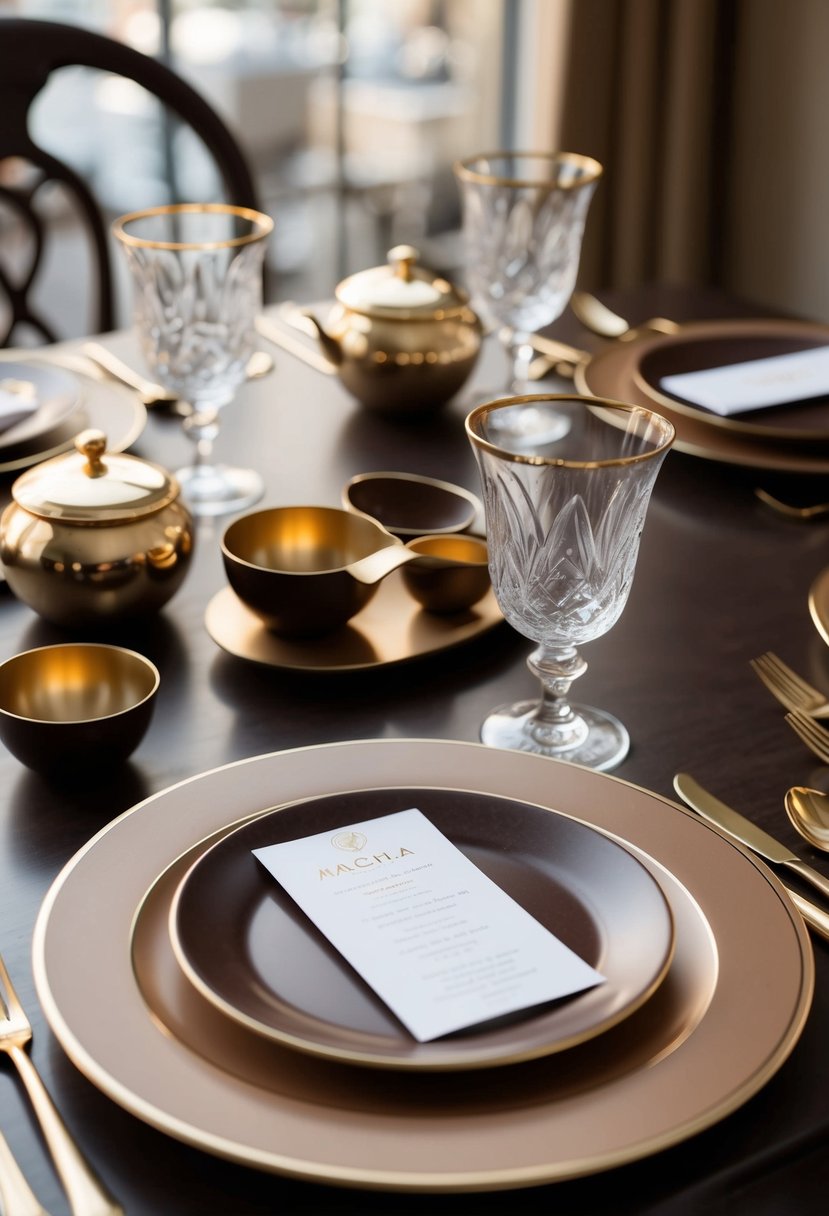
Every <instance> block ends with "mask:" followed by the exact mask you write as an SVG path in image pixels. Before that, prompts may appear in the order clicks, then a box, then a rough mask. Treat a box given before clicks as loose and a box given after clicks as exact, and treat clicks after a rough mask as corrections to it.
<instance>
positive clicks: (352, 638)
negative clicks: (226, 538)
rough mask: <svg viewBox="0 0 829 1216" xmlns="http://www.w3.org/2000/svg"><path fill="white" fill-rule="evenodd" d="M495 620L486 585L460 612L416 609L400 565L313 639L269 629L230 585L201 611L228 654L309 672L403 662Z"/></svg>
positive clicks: (494, 605)
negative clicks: (344, 618) (359, 605)
mask: <svg viewBox="0 0 829 1216" xmlns="http://www.w3.org/2000/svg"><path fill="white" fill-rule="evenodd" d="M404 568H405V567H404ZM503 619H504V618H503V616H502V615H501V610H500V609H499V607H498V605H497V603H496V601H495V596H494V595H493V594H492V592H491V591H488V592H487V593H486V594H485V595H484V597H483V599H481V600H479V601H478V602H477V603H476V604H475V605H474V607H473V608H470V609H469V610H468V611H466V612H458V613H453V614H452V615H449V616H439V615H438V614H436V613H430V612H424V611H423V610H422V609H421V607H420V606H419V604H418V603H417V602H416V601H415V600H414V599H413V597H412V596H411V595H410V594H409V593H408V592H407V591H406V589H405V587H404V586H403V582H402V579H401V574H400V571H395V573H393V574H390V575H389V577H388V578H387V579H385V580H384V582H382V583H381V584H380V588H379V590H378V592H377V595H376V596H375V597H374V598H373V599H372V600H371V601H370V603H368V604H367V605H366V607H365V608H363V609H362V610H361V611H360V613H359V614H357V615H355V616H354V617H352V619H351V620H350V621H349V622H348V623H347V624H346V625H343V626H341V627H340V628H339V629H335V630H333V631H331V632H329V633H324V634H320V635H318V636H316V637H313V638H295V637H280V636H279V635H278V634H276V633H273V632H272V631H271V630H270V629H267V628H266V627H265V625H264V624H263V623H262V621H261V619H260V618H259V617H258V616H256V615H255V613H253V612H251V611H250V609H249V608H246V607H245V605H244V604H243V603H242V601H241V600H240V599H239V597H238V596H237V595H236V594H235V593H234V591H233V589H232V588H231V587H225V589H224V590H223V591H220V592H219V593H218V594H217V595H215V596H214V597H213V599H212V600H211V601H210V603H209V604H208V606H207V611H206V613H205V625H206V628H207V632H208V633H209V634H210V636H211V638H212V639H213V641H214V642H215V643H216V645H217V646H219V647H221V649H222V650H225V651H227V653H228V654H232V655H234V656H235V657H236V658H239V659H247V660H248V661H249V662H252V663H261V664H262V665H263V666H265V667H277V668H282V669H286V670H292V671H309V672H312V671H316V672H338V671H342V672H346V671H365V670H366V669H368V668H373V667H382V666H386V665H389V664H392V663H403V662H407V661H409V660H411V659H417V658H420V657H422V656H425V655H428V654H434V653H435V652H437V651H442V650H448V649H450V648H452V647H454V646H458V645H460V644H461V643H463V642H467V641H471V640H472V639H473V638H477V637H479V636H480V635H481V634H484V633H487V632H488V631H489V630H490V629H493V628H494V627H495V626H496V625H498V624H500V623H501V622H502V621H503Z"/></svg>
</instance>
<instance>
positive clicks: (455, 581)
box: [400, 535, 491, 613]
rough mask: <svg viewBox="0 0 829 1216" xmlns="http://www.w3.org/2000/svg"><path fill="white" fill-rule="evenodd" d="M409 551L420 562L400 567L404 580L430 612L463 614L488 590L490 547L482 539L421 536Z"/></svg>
mask: <svg viewBox="0 0 829 1216" xmlns="http://www.w3.org/2000/svg"><path fill="white" fill-rule="evenodd" d="M406 548H407V549H410V550H411V551H412V553H417V554H418V555H419V556H420V559H421V560H419V561H413V562H409V563H408V565H405V566H403V567H401V572H400V573H401V577H402V579H403V582H404V584H405V586H406V590H407V591H408V592H409V594H410V595H411V596H413V597H414V599H416V600H417V602H418V603H419V604H420V605H421V607H422V608H425V609H426V611H427V612H438V613H451V612H462V611H463V610H464V609H466V608H471V607H472V606H473V604H477V602H478V600H480V599H482V598H483V597H484V596H485V595H486V593H487V591H488V590H489V587H490V585H491V583H490V577H489V566H488V564H487V547H486V542H485V541H483V540H481V539H480V538H479V537H477V536H458V535H450V536H446V535H439V536H420V537H418V538H417V539H416V540H410V541H409V542H408V543H407V545H406Z"/></svg>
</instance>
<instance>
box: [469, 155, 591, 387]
mask: <svg viewBox="0 0 829 1216" xmlns="http://www.w3.org/2000/svg"><path fill="white" fill-rule="evenodd" d="M454 170H455V177H456V179H457V181H458V184H459V187H460V194H461V204H462V208H463V238H464V262H465V267H466V282H467V286H468V288H469V291H470V295H471V298H472V304H473V307H474V308H475V309H476V310H477V311H478V313H479V314H480V316H481V317H482V319H483V320H484V321H485V322H486V323H487V324H488V325H490V326H493V327H497V328H498V331H499V334H500V335H501V338H502V341H503V342H504V343H505V345H506V348H507V351H508V354H509V357H510V362H511V369H512V370H511V377H510V382H509V383H508V384H507V386H506V387H505V388H504V389H502V390H501V394H499V395H503V394H504V393H522V392H526V389H527V381H528V379H529V365H530V363H531V362H532V360H533V359H534V358H535V357H536V355H537V353H538V352H537V351H535V350H534V349H533V347H532V345H531V343H530V335H531V334H532V333H533V332H534V331H535V330H537V329H540V328H541V327H542V326H543V325H549V324H550V323H551V322H552V321H555V320H556V318H557V317H559V316H560V315H561V314H562V313H563V312H564V309H565V307H566V306H567V302H568V300H569V299H570V296H571V295H572V293H573V287H574V286H575V282H576V275H577V273H578V268H579V258H580V257H581V244H582V236H583V233H584V225H585V221H586V219H587V210H588V207H589V206H590V200H591V199H592V197H593V193H594V191H595V189H596V185H597V183H598V181H599V178H600V177H601V174H602V166H601V165H600V164H599V162H598V161H596V160H593V159H592V158H591V157H589V156H579V155H577V154H575V153H572V152H491V153H481V154H479V155H477V156H472V157H470V158H469V159H468V160H463V161H458V162H457V163H456V164H455V166H454Z"/></svg>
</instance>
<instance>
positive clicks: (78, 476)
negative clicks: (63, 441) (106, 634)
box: [0, 430, 194, 628]
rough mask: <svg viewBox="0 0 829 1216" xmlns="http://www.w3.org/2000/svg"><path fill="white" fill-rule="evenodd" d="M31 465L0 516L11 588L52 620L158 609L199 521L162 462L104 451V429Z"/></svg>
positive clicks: (184, 565) (175, 582) (0, 555)
mask: <svg viewBox="0 0 829 1216" xmlns="http://www.w3.org/2000/svg"><path fill="white" fill-rule="evenodd" d="M75 448H76V451H74V452H70V453H67V454H66V455H62V456H56V457H55V458H54V459H52V460H46V461H44V462H43V463H42V464H39V465H35V466H34V467H33V468H31V469H28V470H27V471H26V472H25V473H23V474H22V476H20V477H18V479H17V480H16V481H15V483H14V485H13V486H12V491H11V492H12V498H13V500H14V501H13V502H11V503H10V504H9V506H8V507H6V509H5V511H4V512H3V514H2V516H0V561H2V563H3V567H4V571H5V575H6V581H7V582H8V585H9V588H10V589H11V591H12V592H13V593H14V594H15V595H16V596H17V598H18V599H20V600H22V601H23V602H24V603H25V604H28V605H29V607H30V608H33V609H34V611H35V612H37V613H39V615H40V616H42V617H44V618H45V619H46V620H48V621H52V622H54V623H55V624H57V625H62V626H65V627H68V628H83V627H85V626H89V625H94V624H96V623H102V622H108V621H112V620H115V619H116V618H121V617H132V616H139V615H144V614H147V613H150V612H155V611H156V610H157V609H159V608H161V607H162V605H163V604H165V603H166V602H167V600H169V599H170V597H171V596H172V595H173V593H174V592H175V591H177V590H178V587H179V586H180V584H181V582H182V580H183V578H184V576H185V574H186V573H187V570H188V568H189V565H190V560H191V556H192V550H193V540H194V530H193V520H192V517H191V515H190V513H189V511H188V510H187V508H186V507H185V506H184V504H183V503H182V502H181V501H180V498H179V485H178V482H177V481H176V479H175V478H174V477H171V476H170V474H169V473H167V472H166V470H164V469H162V468H161V467H160V466H159V465H156V464H151V463H150V462H149V461H146V460H139V459H138V458H137V457H135V456H127V455H124V454H121V453H107V451H106V436H105V435H104V433H103V432H102V431H98V430H86V431H83V432H81V434H80V435H78V436H77V438H76V439H75Z"/></svg>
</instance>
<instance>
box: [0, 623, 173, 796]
mask: <svg viewBox="0 0 829 1216" xmlns="http://www.w3.org/2000/svg"><path fill="white" fill-rule="evenodd" d="M159 683H160V677H159V674H158V670H157V669H156V667H155V666H154V664H152V663H151V662H150V661H149V659H146V658H144V656H143V655H140V654H138V653H137V652H136V651H133V650H125V649H123V648H122V647H120V646H109V645H102V644H98V643H93V642H82V643H81V642H68V643H62V644H59V645H56V646H42V647H39V648H38V649H36V650H27V651H23V652H22V653H21V654H17V655H13V656H12V657H11V658H10V659H7V660H6V661H5V662H4V663H2V664H0V738H2V740H3V742H4V743H5V745H6V747H7V748H8V749H9V751H10V752H12V754H13V755H14V756H16V757H17V759H18V760H20V761H21V763H23V764H25V765H27V766H28V767H29V768H33V769H37V770H38V771H40V772H46V773H51V774H55V775H57V776H62V775H66V774H70V773H71V774H75V773H77V772H82V771H87V770H88V768H89V766H90V765H93V766H94V767H98V766H103V767H107V766H111V765H114V764H118V763H120V762H121V761H123V760H125V759H126V758H127V756H129V755H130V754H131V753H132V752H133V751H134V750H135V748H136V747H137V746H138V744H139V743H140V742H141V739H142V738H143V736H144V734H145V732H146V730H147V727H148V726H149V723H150V719H151V717H152V712H153V707H154V699H155V694H156V692H157V691H158V687H159Z"/></svg>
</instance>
